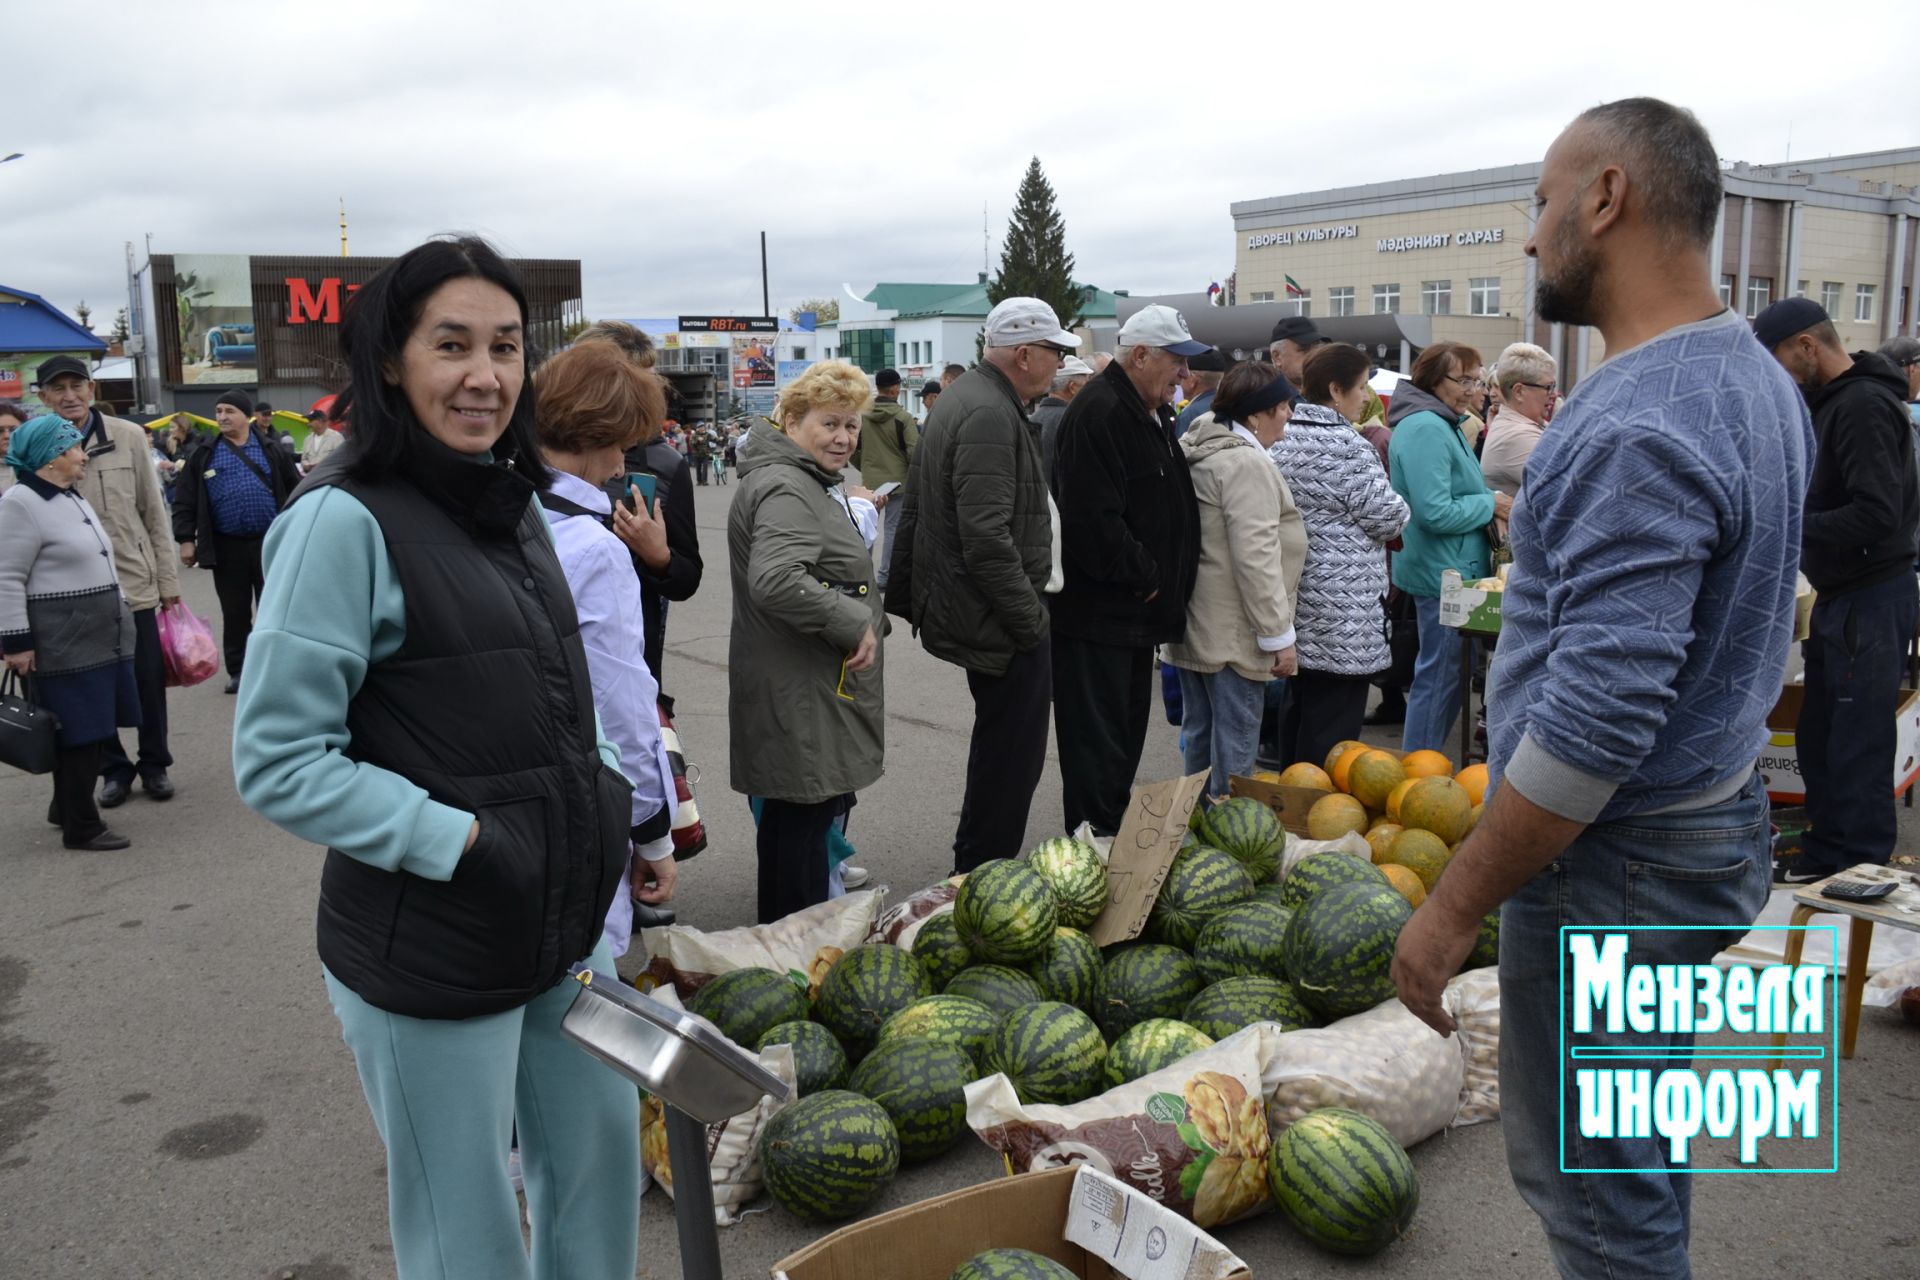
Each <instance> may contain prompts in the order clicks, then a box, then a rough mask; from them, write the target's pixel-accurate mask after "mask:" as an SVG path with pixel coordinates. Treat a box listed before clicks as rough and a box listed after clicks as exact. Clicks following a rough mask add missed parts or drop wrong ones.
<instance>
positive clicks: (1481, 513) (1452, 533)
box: [1387, 342, 1513, 763]
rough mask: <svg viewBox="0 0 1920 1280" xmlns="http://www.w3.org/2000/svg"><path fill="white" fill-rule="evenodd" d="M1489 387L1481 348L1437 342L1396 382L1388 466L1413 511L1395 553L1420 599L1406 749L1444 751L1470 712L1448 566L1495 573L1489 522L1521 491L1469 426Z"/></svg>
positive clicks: (1402, 581)
mask: <svg viewBox="0 0 1920 1280" xmlns="http://www.w3.org/2000/svg"><path fill="white" fill-rule="evenodd" d="M1484 385H1485V382H1484V378H1483V376H1482V373H1481V367H1480V353H1479V352H1478V351H1475V350H1474V349H1473V348H1472V347H1469V346H1467V345H1465V344H1464V343H1459V342H1436V343H1434V344H1433V345H1432V346H1430V347H1428V348H1427V349H1426V350H1425V351H1422V352H1421V353H1420V358H1419V359H1417V360H1415V361H1414V362H1413V375H1412V378H1411V380H1408V381H1402V382H1401V383H1400V385H1399V386H1397V387H1395V388H1394V392H1393V407H1392V408H1391V409H1390V410H1389V411H1388V415H1387V421H1388V422H1389V423H1390V424H1391V425H1392V427H1393V441H1392V443H1391V444H1390V445H1389V446H1388V453H1387V457H1388V470H1389V472H1390V473H1391V476H1392V483H1393V487H1394V491H1395V492H1397V493H1398V494H1399V495H1400V496H1401V497H1402V498H1405V499H1406V501H1407V508H1408V510H1409V512H1410V513H1411V517H1410V518H1409V519H1408V521H1407V527H1406V529H1405V530H1404V531H1403V532H1402V533H1401V535H1400V536H1401V539H1402V540H1403V546H1402V549H1401V550H1400V551H1399V552H1397V553H1396V554H1395V555H1394V557H1393V585H1394V586H1396V587H1399V588H1400V589H1401V590H1402V591H1404V592H1406V593H1407V594H1408V595H1410V596H1412V597H1413V603H1414V615H1415V617H1416V618H1417V619H1418V620H1419V627H1420V658H1419V661H1418V662H1416V663H1415V664H1414V669H1413V687H1412V689H1410V690H1409V691H1408V693H1407V723H1406V728H1405V729H1404V730H1403V732H1402V737H1401V740H1400V749H1401V750H1402V751H1426V750H1436V751H1437V750H1439V749H1440V748H1441V747H1442V746H1443V745H1444V744H1445V742H1446V739H1447V731H1448V730H1449V728H1451V727H1452V725H1453V722H1454V721H1455V720H1456V719H1457V718H1458V717H1459V715H1460V633H1459V632H1458V631H1456V630H1455V629H1453V628H1452V627H1444V626H1441V625H1440V574H1441V573H1442V571H1444V570H1447V569H1457V570H1459V571H1460V576H1461V577H1462V578H1464V579H1466V580H1467V581H1468V582H1472V581H1473V580H1475V579H1477V578H1484V577H1486V576H1487V573H1488V572H1489V569H1490V566H1491V556H1490V548H1489V544H1488V542H1487V533H1486V530H1487V526H1488V525H1489V524H1491V523H1493V522H1494V521H1495V520H1499V521H1503V522H1504V521H1505V520H1506V518H1507V512H1508V511H1509V510H1511V509H1512V507H1513V499H1511V498H1509V497H1507V495H1506V494H1504V493H1495V492H1493V490H1491V489H1489V488H1487V482H1486V478H1485V477H1484V476H1482V475H1481V474H1480V462H1479V459H1477V458H1475V457H1474V456H1473V447H1472V446H1471V445H1470V444H1469V443H1468V442H1467V438H1466V436H1465V434H1464V433H1463V432H1462V431H1461V429H1460V424H1461V423H1462V422H1463V421H1464V420H1465V419H1466V416H1467V409H1468V406H1469V405H1470V404H1471V403H1472V401H1473V400H1475V399H1476V398H1478V396H1479V395H1480V392H1481V389H1482V387H1483V386H1484ZM1462 763H1465V762H1464V761H1463V762H1462Z"/></svg>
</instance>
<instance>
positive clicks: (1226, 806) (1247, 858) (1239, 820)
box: [1200, 796, 1287, 883]
mask: <svg viewBox="0 0 1920 1280" xmlns="http://www.w3.org/2000/svg"><path fill="white" fill-rule="evenodd" d="M1200 831H1201V834H1202V835H1204V836H1205V837H1206V841H1207V843H1208V844H1210V845H1212V846H1213V847H1214V848H1216V849H1218V850H1220V851H1221V852H1223V853H1230V854H1232V855H1233V857H1234V858H1235V859H1236V860H1237V861H1238V862H1239V863H1240V865H1241V866H1243V867H1245V868H1246V870H1247V874H1248V875H1249V876H1251V877H1253V879H1254V881H1255V882H1256V883H1258V882H1259V881H1262V880H1271V879H1273V873H1274V872H1275V871H1276V870H1278V869H1279V866H1280V851H1281V850H1282V849H1284V848H1286V845H1287V829H1286V828H1285V827H1283V826H1281V825H1280V819H1279V818H1277V817H1275V816H1274V813H1273V810H1272V809H1270V808H1268V807H1267V805H1266V804H1265V803H1264V802H1262V801H1259V800H1255V799H1254V798H1253V797H1252V796H1235V797H1233V798H1232V799H1231V800H1227V801H1225V802H1223V803H1221V804H1217V805H1215V806H1213V808H1211V809H1209V810H1207V816H1206V818H1205V819H1204V820H1202V822H1201V824H1200Z"/></svg>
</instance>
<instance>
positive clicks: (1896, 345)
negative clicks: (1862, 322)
mask: <svg viewBox="0 0 1920 1280" xmlns="http://www.w3.org/2000/svg"><path fill="white" fill-rule="evenodd" d="M1880 354H1881V355H1883V356H1885V357H1886V358H1887V359H1889V360H1891V361H1893V364H1894V367H1895V368H1897V369H1898V370H1900V372H1901V373H1903V374H1905V375H1906V379H1907V394H1906V401H1907V414H1908V416H1909V417H1911V418H1912V419H1913V422H1914V425H1915V426H1920V338H1892V339H1889V340H1888V341H1887V342H1885V343H1883V344H1882V345H1881V347H1880Z"/></svg>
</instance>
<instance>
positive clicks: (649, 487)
mask: <svg viewBox="0 0 1920 1280" xmlns="http://www.w3.org/2000/svg"><path fill="white" fill-rule="evenodd" d="M659 485H660V481H659V478H658V477H657V476H655V475H653V474H652V473H651V472H648V471H634V472H629V473H628V475H627V477H626V479H624V480H622V481H621V482H620V501H621V502H622V503H623V504H624V505H625V506H626V508H627V510H629V511H632V512H633V513H634V514H635V515H638V514H639V511H638V510H637V509H636V508H635V507H634V505H633V491H634V490H635V489H638V490H640V496H641V497H643V498H645V499H646V500H647V510H648V511H649V512H651V511H652V510H653V507H654V501H653V500H654V494H655V493H656V492H658V490H659Z"/></svg>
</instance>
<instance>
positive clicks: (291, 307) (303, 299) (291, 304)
mask: <svg viewBox="0 0 1920 1280" xmlns="http://www.w3.org/2000/svg"><path fill="white" fill-rule="evenodd" d="M286 279H287V323H288V324H306V323H307V322H308V321H309V320H313V321H318V322H319V323H321V324H339V323H340V281H339V279H338V277H329V278H328V279H325V280H322V281H321V282H320V291H319V292H318V293H315V292H314V290H313V287H312V286H311V285H309V284H308V283H307V282H306V281H305V280H302V279H301V278H300V277H298V276H288V277H287V278H286Z"/></svg>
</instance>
